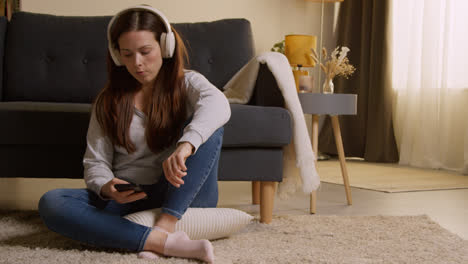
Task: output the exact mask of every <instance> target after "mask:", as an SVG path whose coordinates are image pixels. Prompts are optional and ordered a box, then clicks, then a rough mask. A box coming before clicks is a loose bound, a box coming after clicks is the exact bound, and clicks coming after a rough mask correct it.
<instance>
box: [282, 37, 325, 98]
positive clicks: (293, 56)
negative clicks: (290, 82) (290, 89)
mask: <svg viewBox="0 0 468 264" xmlns="http://www.w3.org/2000/svg"><path fill="white" fill-rule="evenodd" d="M316 48H317V37H316V36H310V35H287V36H286V37H285V39H284V55H285V56H286V57H287V58H288V61H289V64H290V65H291V66H292V67H293V74H294V80H295V81H296V89H297V91H298V92H299V80H300V79H301V76H308V75H309V71H307V69H304V68H308V67H314V66H315V62H314V61H313V60H312V57H311V56H310V54H311V53H312V51H311V49H314V50H315V49H316ZM310 78H312V76H310Z"/></svg>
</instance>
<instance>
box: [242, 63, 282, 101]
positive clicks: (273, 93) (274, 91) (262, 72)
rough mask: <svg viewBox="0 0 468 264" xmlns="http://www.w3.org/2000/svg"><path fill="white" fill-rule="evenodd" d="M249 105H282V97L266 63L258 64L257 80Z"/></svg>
mask: <svg viewBox="0 0 468 264" xmlns="http://www.w3.org/2000/svg"><path fill="white" fill-rule="evenodd" d="M248 104H249V105H258V106H278V107H284V98H283V95H282V94H281V91H280V90H279V88H278V84H277V83H276V80H275V78H274V77H273V74H272V73H271V71H270V70H269V69H268V66H267V65H266V64H260V69H259V71H258V77H257V81H256V83H255V88H254V91H253V94H252V98H251V99H250V101H249V102H248Z"/></svg>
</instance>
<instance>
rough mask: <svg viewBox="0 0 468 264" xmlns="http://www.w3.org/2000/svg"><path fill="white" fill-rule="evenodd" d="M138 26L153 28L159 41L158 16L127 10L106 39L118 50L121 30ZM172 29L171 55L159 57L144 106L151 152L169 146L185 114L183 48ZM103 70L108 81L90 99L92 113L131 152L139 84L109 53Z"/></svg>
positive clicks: (147, 138)
mask: <svg viewBox="0 0 468 264" xmlns="http://www.w3.org/2000/svg"><path fill="white" fill-rule="evenodd" d="M140 30H148V31H151V32H153V34H154V36H155V38H156V40H157V41H158V42H159V38H160V35H161V33H162V32H164V31H165V27H164V25H163V23H162V22H161V20H160V18H159V17H157V16H156V15H155V14H153V13H151V12H148V11H141V10H138V11H137V10H129V11H128V12H126V13H124V14H121V15H120V16H119V17H118V18H117V19H116V21H115V23H113V26H112V28H111V34H110V35H111V40H109V41H111V42H112V44H113V45H114V48H115V49H117V50H119V46H118V45H119V44H118V39H119V37H120V36H121V35H122V34H123V33H125V32H129V31H140ZM172 31H173V32H174V35H175V37H176V48H175V51H174V55H173V56H172V58H166V59H163V64H162V66H161V69H160V70H159V73H158V75H157V77H156V81H155V84H154V87H153V89H152V92H151V98H150V100H151V102H150V103H149V104H147V108H146V109H145V110H146V111H145V112H146V113H147V119H146V130H145V136H146V142H147V144H148V146H149V148H150V149H151V150H152V151H153V152H154V153H157V152H159V151H161V150H163V149H165V148H167V147H169V146H171V145H172V144H173V143H174V142H175V141H176V140H177V139H178V138H180V135H181V133H182V129H183V125H184V123H185V121H186V120H185V119H186V118H187V116H186V115H187V111H186V100H187V98H186V89H185V82H184V66H185V63H186V61H187V52H186V49H185V46H184V43H183V41H182V40H181V38H180V36H179V35H178V33H177V32H176V31H175V30H174V29H172ZM107 74H108V81H107V83H106V85H105V86H104V88H103V90H102V91H101V92H100V93H99V95H98V96H97V98H96V101H95V102H94V104H95V111H96V117H97V120H98V122H99V124H100V125H101V127H102V129H103V130H104V133H105V134H106V135H107V136H108V137H109V138H110V139H111V140H112V142H113V144H114V145H118V146H122V147H124V148H125V149H126V150H127V152H128V153H132V152H134V151H135V150H136V148H135V145H134V144H133V142H131V140H130V124H131V122H132V118H133V114H134V96H135V94H136V93H137V92H138V91H139V90H140V89H142V86H141V84H140V83H139V82H138V81H137V80H136V79H135V78H134V77H133V76H132V75H131V74H130V73H129V72H128V71H127V69H126V68H125V67H118V66H116V65H115V63H114V62H113V60H112V59H111V57H110V54H108V56H107Z"/></svg>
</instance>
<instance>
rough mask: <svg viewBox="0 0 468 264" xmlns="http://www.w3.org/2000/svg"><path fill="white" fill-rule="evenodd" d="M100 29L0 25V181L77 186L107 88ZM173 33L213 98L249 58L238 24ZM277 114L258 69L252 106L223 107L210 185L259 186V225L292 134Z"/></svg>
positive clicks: (34, 22) (56, 20) (25, 18)
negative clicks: (226, 110) (96, 107)
mask: <svg viewBox="0 0 468 264" xmlns="http://www.w3.org/2000/svg"><path fill="white" fill-rule="evenodd" d="M109 20H110V17H107V16H106V17H66V16H53V15H45V14H34V13H27V12H19V13H15V14H14V15H13V18H12V20H11V21H10V22H7V21H6V19H5V18H3V17H2V18H1V19H0V59H1V61H2V62H3V64H0V65H1V66H0V67H2V68H1V69H0V84H1V85H0V124H1V125H0V177H26V178H82V177H83V166H82V157H83V154H84V151H85V147H86V132H87V128H88V122H89V117H90V107H91V103H92V101H93V99H94V98H95V96H96V95H97V93H98V92H99V90H100V89H101V88H102V87H103V85H104V83H105V81H106V57H107V40H106V26H107V23H108V22H109ZM173 26H174V27H175V28H176V30H177V31H178V32H179V33H180V34H181V35H182V37H183V38H184V39H185V40H186V44H187V47H188V51H189V58H190V68H191V69H194V70H196V71H199V72H201V73H202V74H203V75H205V76H206V77H207V78H208V79H209V80H210V81H211V82H212V83H213V84H214V85H216V86H217V87H218V88H222V87H223V86H224V85H225V83H226V82H227V81H228V80H229V79H230V78H231V77H232V76H233V75H234V74H235V73H236V72H237V71H238V70H239V69H240V68H241V67H242V66H243V65H245V64H246V63H247V62H248V61H249V60H250V59H251V58H253V56H254V45H253V38H252V31H251V27H250V23H249V22H248V21H247V20H245V19H225V20H219V21H214V22H204V23H178V24H173ZM283 104H284V102H283V98H282V96H281V93H280V92H279V90H278V88H277V85H276V83H275V81H274V78H273V77H272V75H271V73H270V72H269V70H268V69H267V68H266V67H264V66H262V67H261V69H260V73H259V77H258V80H257V83H256V87H255V91H254V95H253V97H252V99H251V101H250V102H249V103H248V104H247V105H234V104H232V105H231V108H232V115H231V119H230V121H229V122H228V123H227V124H226V126H225V133H224V142H223V149H222V153H221V158H220V166H219V180H228V181H252V182H257V183H258V182H260V183H259V184H256V185H254V186H260V185H261V186H262V191H260V194H261V195H262V196H261V198H260V199H261V201H260V203H261V206H260V207H261V210H260V211H261V218H262V221H264V222H269V221H270V220H271V214H272V208H273V199H274V183H275V182H280V181H281V180H282V156H283V152H282V147H283V146H284V145H286V144H289V142H290V140H291V134H292V133H291V129H292V128H291V127H292V125H291V118H290V115H289V112H288V111H287V110H286V109H284V108H283V107H282V106H283ZM256 199H258V198H256Z"/></svg>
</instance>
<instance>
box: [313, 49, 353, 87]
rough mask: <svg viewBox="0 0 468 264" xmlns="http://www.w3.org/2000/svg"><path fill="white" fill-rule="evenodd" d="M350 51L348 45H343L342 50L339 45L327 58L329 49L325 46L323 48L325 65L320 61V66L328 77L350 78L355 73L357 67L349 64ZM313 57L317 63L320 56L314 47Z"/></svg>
mask: <svg viewBox="0 0 468 264" xmlns="http://www.w3.org/2000/svg"><path fill="white" fill-rule="evenodd" d="M349 51H350V49H349V48H348V47H341V51H340V46H338V47H336V48H335V49H334V50H333V52H332V53H331V55H330V57H329V58H327V49H326V48H325V47H324V48H323V49H322V55H323V60H324V62H325V65H324V64H323V63H320V68H322V70H323V72H324V73H325V76H327V79H333V78H335V76H343V77H345V78H348V77H349V76H351V75H352V74H353V73H354V71H355V70H356V68H354V66H353V65H351V64H349V59H348V57H346V55H347V54H348V52H349ZM311 57H312V60H314V62H315V63H318V56H317V53H316V52H315V50H314V49H312V54H311ZM327 59H328V60H327Z"/></svg>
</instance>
